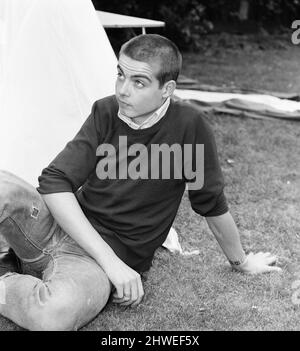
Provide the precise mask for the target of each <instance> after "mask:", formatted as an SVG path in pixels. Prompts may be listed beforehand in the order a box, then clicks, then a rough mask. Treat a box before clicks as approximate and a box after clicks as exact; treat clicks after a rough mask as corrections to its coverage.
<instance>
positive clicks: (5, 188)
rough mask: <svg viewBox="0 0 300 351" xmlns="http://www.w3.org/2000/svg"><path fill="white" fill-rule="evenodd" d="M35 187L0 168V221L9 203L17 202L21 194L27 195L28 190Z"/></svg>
mask: <svg viewBox="0 0 300 351" xmlns="http://www.w3.org/2000/svg"><path fill="white" fill-rule="evenodd" d="M34 190H35V188H34V187H33V186H31V185H30V184H28V183H26V182H25V181H24V180H22V179H21V178H19V177H17V176H16V175H14V174H12V173H10V172H7V171H3V170H0V222H1V219H2V217H3V215H4V213H5V212H8V211H9V208H10V207H11V206H10V205H14V204H15V203H17V202H18V200H19V199H20V197H22V195H25V196H27V197H28V191H29V192H31V191H34Z"/></svg>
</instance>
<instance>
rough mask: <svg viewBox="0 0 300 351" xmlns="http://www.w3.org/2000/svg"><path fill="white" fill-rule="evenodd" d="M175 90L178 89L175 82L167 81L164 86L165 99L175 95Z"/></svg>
mask: <svg viewBox="0 0 300 351" xmlns="http://www.w3.org/2000/svg"><path fill="white" fill-rule="evenodd" d="M175 88H176V82H175V80H169V81H167V82H166V83H165V84H164V86H163V97H164V98H168V97H170V96H171V95H172V94H173V93H174V90H175Z"/></svg>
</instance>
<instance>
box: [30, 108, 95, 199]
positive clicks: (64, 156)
mask: <svg viewBox="0 0 300 351" xmlns="http://www.w3.org/2000/svg"><path fill="white" fill-rule="evenodd" d="M97 117H99V116H98V108H97V102H95V103H94V105H93V107H92V111H91V114H90V115H89V117H88V118H87V120H86V121H85V122H84V124H83V125H82V127H81V129H80V130H79V132H78V133H77V135H76V136H75V137H74V139H73V140H71V141H70V142H69V143H67V145H66V146H65V148H64V149H63V150H62V151H61V152H60V153H59V154H58V155H57V156H56V158H55V159H54V160H53V161H52V162H51V163H50V165H49V166H48V167H47V168H45V169H43V171H42V174H41V175H40V176H39V178H38V181H39V187H38V188H37V190H38V192H39V193H40V194H51V193H59V192H76V190H77V189H78V188H79V187H80V186H81V185H82V184H83V183H84V182H85V181H86V180H87V178H88V177H89V174H90V173H91V172H92V171H93V170H94V168H95V165H96V159H97V158H96V149H97V147H98V145H99V126H98V124H97Z"/></svg>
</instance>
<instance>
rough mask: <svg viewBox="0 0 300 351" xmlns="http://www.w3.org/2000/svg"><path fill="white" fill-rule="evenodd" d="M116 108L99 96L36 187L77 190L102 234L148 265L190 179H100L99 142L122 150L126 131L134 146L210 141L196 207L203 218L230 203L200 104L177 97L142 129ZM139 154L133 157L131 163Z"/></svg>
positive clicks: (125, 255)
mask: <svg viewBox="0 0 300 351" xmlns="http://www.w3.org/2000/svg"><path fill="white" fill-rule="evenodd" d="M117 112H118V104H117V101H116V99H115V97H114V96H109V97H107V98H104V99H101V100H99V101H96V102H95V103H94V105H93V108H92V112H91V114H90V116H89V117H88V119H87V120H86V121H85V123H84V124H83V126H82V127H81V129H80V131H79V132H78V134H77V135H76V136H75V138H74V139H73V140H72V141H70V142H69V143H68V144H67V145H66V147H65V148H64V149H63V150H62V151H61V152H60V153H59V154H58V156H57V157H56V158H55V159H54V160H53V161H52V162H51V164H50V165H49V166H48V167H47V168H45V169H44V170H43V172H42V175H41V176H40V177H39V187H38V189H37V190H38V191H39V192H40V193H41V194H50V193H59V192H73V193H75V195H76V198H77V200H78V202H79V204H80V206H81V208H82V210H83V211H84V213H85V215H86V216H87V218H88V219H89V221H90V222H91V224H92V225H93V226H94V228H95V229H96V230H97V231H98V233H99V234H100V235H101V237H102V238H103V239H104V240H105V241H106V242H107V243H108V244H109V245H110V246H111V247H112V249H113V250H114V251H115V253H116V254H117V255H118V256H119V257H120V258H121V259H122V260H123V261H124V262H125V263H126V264H128V265H129V266H131V267H132V268H133V269H135V270H137V271H139V272H142V271H145V270H147V269H149V267H150V265H151V261H152V258H153V255H154V252H155V250H156V249H157V248H158V247H159V246H160V245H161V244H162V243H163V242H164V240H165V239H166V237H167V235H168V232H169V229H170V228H171V226H172V223H173V220H174V218H175V216H176V213H177V210H178V207H179V205H180V201H181V198H182V195H183V193H184V190H185V185H186V179H185V178H184V176H183V177H182V179H136V180H134V179H130V178H127V179H118V174H119V173H118V172H117V173H116V174H117V178H116V179H111V177H110V179H99V177H98V176H97V172H98V174H99V167H98V171H97V172H96V170H97V165H98V166H99V162H100V160H102V161H103V159H104V158H105V155H103V156H96V150H97V148H98V146H99V145H101V144H102V145H103V144H104V143H107V144H111V145H114V146H115V148H116V150H118V145H119V137H120V136H123V137H124V136H127V144H128V147H129V146H130V145H132V144H137V143H138V144H142V145H145V146H146V147H147V149H148V150H149V153H150V147H151V145H152V144H163V143H165V144H167V145H173V144H180V145H182V146H183V145H184V144H192V145H196V144H203V145H204V185H203V187H202V188H201V189H200V190H189V198H190V201H191V205H192V208H193V210H194V211H195V212H196V213H199V214H201V215H202V216H218V215H221V214H224V213H225V212H227V210H228V208H227V204H226V199H225V196H224V193H223V187H224V183H223V177H222V172H221V169H220V166H219V162H218V157H217V150H216V145H215V141H214V137H213V133H212V131H211V128H210V127H209V125H208V124H207V122H206V121H205V119H204V118H203V117H202V116H201V115H200V113H199V111H198V110H196V109H195V108H194V107H192V106H191V105H188V104H186V103H183V102H173V101H172V102H171V104H170V106H169V108H168V110H167V113H166V115H165V116H164V117H163V118H162V119H161V120H160V121H158V122H157V123H156V124H154V125H153V126H151V127H149V128H146V129H141V130H134V129H132V128H130V127H129V126H128V125H127V124H126V123H125V122H123V121H122V120H120V118H118V115H117ZM117 154H118V153H117ZM97 155H99V151H98V152H97ZM134 158H135V157H134V156H128V158H127V161H128V164H130V162H131V161H132V160H133V159H134ZM117 160H118V158H117ZM183 164H184V163H183ZM150 170H151V167H150V164H149V172H150ZM149 174H150V173H149ZM170 174H171V175H172V174H173V173H172V171H171V173H170ZM183 174H184V173H183ZM160 176H161V174H160ZM173 178H176V177H173ZM177 178H178V177H177Z"/></svg>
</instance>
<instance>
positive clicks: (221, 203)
mask: <svg viewBox="0 0 300 351" xmlns="http://www.w3.org/2000/svg"><path fill="white" fill-rule="evenodd" d="M226 212H228V205H227V201H226V197H225V195H224V192H223V191H222V192H221V194H220V195H219V196H218V198H217V202H216V204H215V206H214V208H212V209H211V210H210V211H209V212H207V213H205V215H204V217H215V216H221V215H223V214H224V213H226Z"/></svg>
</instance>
